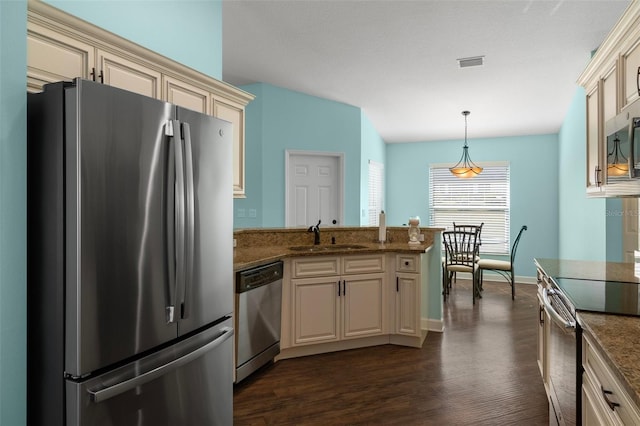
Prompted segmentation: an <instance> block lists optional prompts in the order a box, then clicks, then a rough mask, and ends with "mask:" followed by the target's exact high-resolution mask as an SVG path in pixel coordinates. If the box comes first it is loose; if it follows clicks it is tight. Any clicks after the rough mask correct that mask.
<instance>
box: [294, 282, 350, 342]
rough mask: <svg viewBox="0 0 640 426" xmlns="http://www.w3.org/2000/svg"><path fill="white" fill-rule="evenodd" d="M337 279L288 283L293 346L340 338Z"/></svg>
mask: <svg viewBox="0 0 640 426" xmlns="http://www.w3.org/2000/svg"><path fill="white" fill-rule="evenodd" d="M338 281H339V277H337V276H336V277H328V278H304V279H299V280H292V282H291V284H292V290H293V344H294V345H302V344H308V343H324V342H332V341H336V340H339V339H340V328H339V321H340V309H339V306H340V298H339V296H338Z"/></svg>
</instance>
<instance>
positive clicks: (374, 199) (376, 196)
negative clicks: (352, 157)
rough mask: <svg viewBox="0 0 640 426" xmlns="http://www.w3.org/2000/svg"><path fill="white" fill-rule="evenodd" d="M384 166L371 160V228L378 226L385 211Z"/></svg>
mask: <svg viewBox="0 0 640 426" xmlns="http://www.w3.org/2000/svg"><path fill="white" fill-rule="evenodd" d="M383 202H384V164H382V163H378V162H376V161H373V160H369V226H378V220H379V217H378V214H379V213H380V210H384V206H383Z"/></svg>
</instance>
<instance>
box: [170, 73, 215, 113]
mask: <svg viewBox="0 0 640 426" xmlns="http://www.w3.org/2000/svg"><path fill="white" fill-rule="evenodd" d="M163 82H164V83H163V89H164V95H163V99H164V100H166V101H167V102H169V103H172V104H175V105H178V106H181V107H184V108H188V109H190V110H193V111H198V112H201V113H203V114H210V111H209V105H210V103H211V102H210V100H211V95H210V94H209V92H208V91H206V90H203V89H201V88H199V87H197V86H194V85H192V84H189V83H187V82H185V81H182V80H178V79H176V78H173V77H169V76H165V77H164V78H163Z"/></svg>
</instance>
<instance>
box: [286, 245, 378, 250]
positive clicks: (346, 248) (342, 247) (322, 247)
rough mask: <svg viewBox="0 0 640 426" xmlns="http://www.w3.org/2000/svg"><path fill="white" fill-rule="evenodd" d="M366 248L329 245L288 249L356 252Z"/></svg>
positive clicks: (290, 248) (361, 246) (291, 248)
mask: <svg viewBox="0 0 640 426" xmlns="http://www.w3.org/2000/svg"><path fill="white" fill-rule="evenodd" d="M363 248H367V246H363V245H360V244H329V245H325V246H293V247H289V250H292V251H309V252H316V251H330V250H357V249H363Z"/></svg>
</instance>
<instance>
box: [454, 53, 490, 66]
mask: <svg viewBox="0 0 640 426" xmlns="http://www.w3.org/2000/svg"><path fill="white" fill-rule="evenodd" d="M482 65H484V56H472V57H469V58H460V59H458V67H459V68H468V67H480V66H482Z"/></svg>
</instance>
